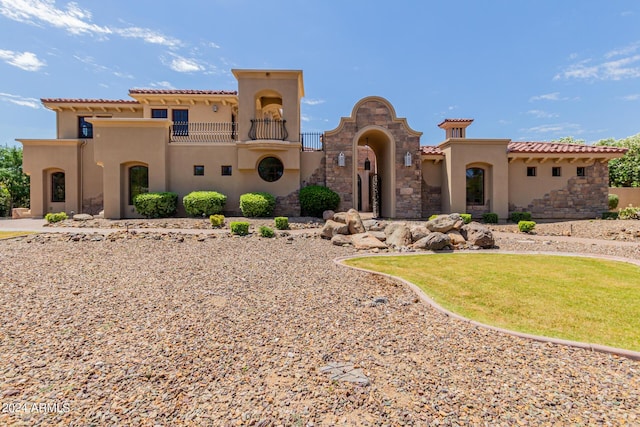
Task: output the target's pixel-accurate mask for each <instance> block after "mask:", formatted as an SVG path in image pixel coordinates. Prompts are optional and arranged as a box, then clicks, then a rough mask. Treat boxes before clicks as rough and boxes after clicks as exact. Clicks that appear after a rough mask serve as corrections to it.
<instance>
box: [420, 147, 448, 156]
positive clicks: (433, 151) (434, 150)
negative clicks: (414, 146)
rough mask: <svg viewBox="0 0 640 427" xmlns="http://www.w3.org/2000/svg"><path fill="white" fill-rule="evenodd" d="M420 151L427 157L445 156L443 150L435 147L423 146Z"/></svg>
mask: <svg viewBox="0 0 640 427" xmlns="http://www.w3.org/2000/svg"><path fill="white" fill-rule="evenodd" d="M420 151H421V152H422V154H426V155H429V154H431V155H434V154H435V155H444V153H443V152H442V150H441V149H439V148H438V147H436V146H434V145H423V146H422V147H420Z"/></svg>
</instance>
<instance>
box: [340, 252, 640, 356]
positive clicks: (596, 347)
mask: <svg viewBox="0 0 640 427" xmlns="http://www.w3.org/2000/svg"><path fill="white" fill-rule="evenodd" d="M467 253H468V252H467ZM487 253H492V254H513V255H549V256H574V257H584V258H594V259H606V260H611V261H620V262H627V263H630V264H635V265H637V266H640V260H635V259H631V258H623V257H617V256H608V255H592V254H578V253H571V252H542V251H502V250H498V249H495V250H491V251H488V252H487ZM432 254H433V252H431V253H430V252H426V253H420V254H399V253H387V254H355V255H348V256H344V257H339V258H335V259H334V260H333V262H335V263H336V264H338V265H341V266H343V267H346V268H352V269H354V270H358V271H363V272H366V273H371V274H375V275H378V276H381V277H386V278H388V279H391V280H394V281H396V282H399V283H401V284H403V285H405V286H407V287H409V289H411V290H412V291H413V292H414V293H415V294H416V295H417V296H418V298H420V300H421V301H423V302H424V303H425V304H428V305H430V306H431V307H433V308H434V309H436V310H437V311H439V312H441V313H443V314H445V315H447V316H449V317H451V318H453V319H457V320H460V321H462V322H467V323H469V324H471V325H474V326H477V327H479V328H483V329H487V330H491V331H497V332H501V333H504V334H507V335H511V336H515V337H518V338H525V339H529V340H533V341H538V342H545V343H551V344H559V345H564V346H567V347H575V348H580V349H584V350H591V351H597V352H600V353H607V354H612V355H616V356H621V357H626V358H628V359H631V360H636V361H640V351H633V350H627V349H624V348H617V347H609V346H605V345H601V344H592V343H585V342H580V341H571V340H563V339H560V338H553V337H546V336H543V335H533V334H527V333H524V332H518V331H513V330H511V329H504V328H500V327H497V326H493V325H489V324H486V323H481V322H478V321H476V320H472V319H469V318H466V317H464V316H461V315H459V314H457V313H454V312H452V311H449V310H447V309H446V308H444V307H442V306H441V305H440V304H438V303H437V302H436V301H434V300H433V299H431V298H430V297H429V296H428V295H427V294H425V293H424V291H423V290H422V289H420V287H418V286H417V285H416V284H415V283H412V282H409V281H408V280H405V279H403V278H401V277H398V276H394V275H392V274H388V273H382V272H379V271H374V270H367V269H365V268H360V267H353V266H351V265H347V264H345V263H344V261H346V260H348V259H353V258H365V257H388V256H408V255H413V256H415V255H425V256H426V255H432ZM450 254H451V255H452V256H455V255H462V254H464V252H451V253H450Z"/></svg>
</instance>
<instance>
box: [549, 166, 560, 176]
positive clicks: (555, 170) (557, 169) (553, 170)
mask: <svg viewBox="0 0 640 427" xmlns="http://www.w3.org/2000/svg"><path fill="white" fill-rule="evenodd" d="M551 176H562V168H561V167H560V166H554V167H552V168H551Z"/></svg>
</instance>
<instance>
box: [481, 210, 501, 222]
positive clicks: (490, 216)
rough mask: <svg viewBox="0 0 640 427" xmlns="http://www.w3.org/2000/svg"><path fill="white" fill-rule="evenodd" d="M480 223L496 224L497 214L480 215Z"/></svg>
mask: <svg viewBox="0 0 640 427" xmlns="http://www.w3.org/2000/svg"><path fill="white" fill-rule="evenodd" d="M482 222H484V223H485V224H497V223H498V214H497V213H493V212H489V213H485V214H482Z"/></svg>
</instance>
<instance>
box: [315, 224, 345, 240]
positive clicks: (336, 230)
mask: <svg viewBox="0 0 640 427" xmlns="http://www.w3.org/2000/svg"><path fill="white" fill-rule="evenodd" d="M336 234H349V226H347V224H343V223H341V222H336V221H334V220H331V219H330V220H328V221H327V222H325V223H324V227H322V230H321V231H320V237H322V238H323V239H331V238H332V237H333V236H335V235H336Z"/></svg>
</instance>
